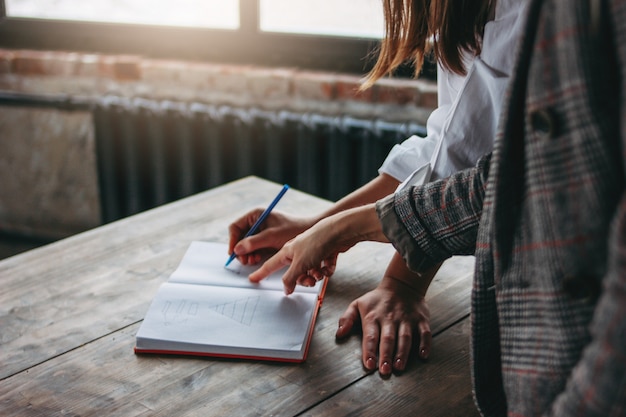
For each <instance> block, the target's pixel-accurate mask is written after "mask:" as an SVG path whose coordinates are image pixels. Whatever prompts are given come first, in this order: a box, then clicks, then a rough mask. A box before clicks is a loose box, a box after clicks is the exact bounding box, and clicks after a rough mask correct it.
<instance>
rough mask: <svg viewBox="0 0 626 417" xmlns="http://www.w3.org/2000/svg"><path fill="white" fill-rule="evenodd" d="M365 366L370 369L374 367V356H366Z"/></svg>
mask: <svg viewBox="0 0 626 417" xmlns="http://www.w3.org/2000/svg"><path fill="white" fill-rule="evenodd" d="M365 367H366V368H367V369H368V370H370V371H371V370H372V369H376V361H375V360H374V358H371V357H370V358H367V360H366V361H365Z"/></svg>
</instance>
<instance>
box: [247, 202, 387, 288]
mask: <svg viewBox="0 0 626 417" xmlns="http://www.w3.org/2000/svg"><path fill="white" fill-rule="evenodd" d="M364 240H373V241H378V242H387V241H388V240H387V238H386V237H385V235H384V234H383V233H382V227H381V225H380V222H379V221H378V216H377V214H376V208H375V205H374V204H369V205H366V206H362V207H358V208H354V209H350V210H346V211H342V212H341V213H338V214H335V215H332V216H330V217H327V218H325V219H323V220H320V221H319V222H318V223H317V224H315V225H314V226H312V227H311V228H309V229H308V230H306V231H304V232H303V233H301V234H299V235H298V236H296V237H295V238H294V239H292V240H290V241H289V242H287V243H285V245H284V246H283V247H282V249H280V250H279V251H278V253H276V254H275V255H274V256H272V257H271V258H270V259H268V260H267V261H266V262H265V263H264V264H263V265H262V266H261V267H260V268H259V269H258V270H256V271H255V272H253V273H252V274H250V277H249V278H250V281H252V282H259V281H261V280H262V279H263V278H265V277H267V276H268V275H269V274H271V273H272V272H274V271H277V270H279V269H281V268H282V267H284V266H285V265H289V268H288V269H287V272H285V274H284V275H283V284H284V285H285V293H286V294H291V293H292V292H293V291H294V289H295V286H296V284H297V283H300V284H304V285H310V284H313V283H314V282H315V281H317V280H320V279H323V278H324V277H328V276H330V275H332V273H333V272H334V271H335V265H336V260H337V255H338V254H339V253H341V252H345V251H347V250H348V249H350V248H351V247H352V246H354V245H355V244H357V243H358V242H361V241H364Z"/></svg>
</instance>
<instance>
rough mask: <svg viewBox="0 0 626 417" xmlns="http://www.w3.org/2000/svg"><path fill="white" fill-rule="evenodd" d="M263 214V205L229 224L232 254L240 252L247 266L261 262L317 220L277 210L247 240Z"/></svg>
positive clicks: (240, 256)
mask: <svg viewBox="0 0 626 417" xmlns="http://www.w3.org/2000/svg"><path fill="white" fill-rule="evenodd" d="M261 213H263V209H261V208H258V209H255V210H252V211H249V212H248V213H246V214H245V215H243V216H242V217H240V218H239V219H237V220H235V221H234V222H233V223H231V224H230V225H229V226H228V234H229V243H228V253H229V254H231V253H233V252H234V253H236V254H237V259H238V260H239V262H241V263H242V264H244V265H246V264H257V263H259V262H260V261H261V260H262V259H263V258H265V257H267V256H268V255H270V254H273V253H275V252H276V251H278V250H279V249H280V248H281V247H282V246H283V245H284V244H285V242H287V241H289V240H291V239H293V238H294V237H295V236H297V235H298V234H300V233H302V232H303V231H305V230H307V229H308V228H309V227H311V226H312V225H313V224H314V223H315V220H314V219H307V218H298V217H294V216H289V215H287V214H284V213H281V212H279V211H276V210H274V211H272V212H271V213H270V215H269V216H268V217H267V218H266V219H265V221H264V222H263V223H262V224H261V226H260V227H259V231H258V232H257V233H255V234H254V235H252V236H249V237H247V238H245V239H244V238H243V237H244V236H245V234H246V233H247V232H248V230H250V228H251V227H252V225H253V224H254V223H255V222H256V220H257V219H258V218H259V216H261Z"/></svg>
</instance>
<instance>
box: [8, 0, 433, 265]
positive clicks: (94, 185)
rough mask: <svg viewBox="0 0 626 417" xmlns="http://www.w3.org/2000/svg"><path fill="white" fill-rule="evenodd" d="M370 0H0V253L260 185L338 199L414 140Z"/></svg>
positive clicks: (419, 104)
mask: <svg viewBox="0 0 626 417" xmlns="http://www.w3.org/2000/svg"><path fill="white" fill-rule="evenodd" d="M382 34H383V18H382V6H381V4H380V0H334V1H330V0H315V1H304V0H203V1H191V0H177V1H166V0H103V1H99V2H85V1H80V0H0V104H1V105H2V106H0V108H1V111H0V132H1V134H0V178H2V180H0V181H2V183H1V184H0V257H6V256H10V255H13V254H17V253H20V252H22V251H24V250H28V249H29V248H33V247H37V246H39V245H42V244H46V243H50V242H53V241H55V240H58V239H62V238H64V237H67V236H71V235H73V234H76V233H80V232H82V231H85V230H89V229H91V228H93V227H97V226H99V225H102V224H106V223H109V222H112V221H115V220H118V219H121V218H123V217H126V216H129V215H132V214H135V213H139V212H141V211H144V210H149V209H150V208H152V207H156V206H159V205H162V204H166V203H168V202H171V201H174V200H177V199H179V198H184V197H186V196H189V195H192V194H195V193H198V192H201V191H203V190H206V189H209V188H212V187H216V186H219V185H220V184H223V183H226V182H229V181H232V180H235V179H238V178H241V177H244V176H247V175H257V176H261V177H263V178H266V179H269V180H272V181H276V182H279V183H289V184H290V185H291V186H293V187H295V188H299V189H301V190H302V191H305V192H308V193H311V194H314V195H317V196H320V197H323V198H327V199H330V200H336V199H338V198H340V197H342V196H343V195H345V194H346V193H348V192H350V191H352V190H354V189H355V188H357V187H358V186H360V185H362V184H364V183H365V182H367V181H369V180H370V179H371V178H373V177H375V176H376V175H377V168H378V167H379V166H380V164H381V163H382V161H383V160H384V158H385V156H386V154H387V152H388V151H389V149H390V148H391V147H392V146H393V145H394V144H396V143H398V142H400V141H402V140H404V139H405V138H407V137H409V136H411V135H414V134H415V135H421V136H423V135H424V134H425V128H424V125H425V121H426V118H427V117H428V115H429V114H430V112H431V111H432V109H433V108H434V107H435V106H436V101H437V98H436V86H435V84H436V80H435V77H434V74H435V71H434V66H433V65H432V64H429V65H427V66H426V68H425V70H424V72H423V73H422V74H421V75H420V77H418V78H414V77H413V75H414V74H413V70H412V68H411V66H410V65H407V66H404V67H402V68H400V69H399V70H398V71H397V73H396V74H394V75H393V76H391V77H389V78H386V79H384V80H381V81H380V82H379V83H377V85H376V86H375V87H374V88H372V89H370V90H367V91H365V92H359V91H358V87H359V85H360V82H361V80H362V77H363V75H364V74H366V72H367V71H368V70H369V69H370V68H371V66H372V64H373V63H374V60H375V57H376V47H377V45H378V42H379V40H380V38H381V36H382Z"/></svg>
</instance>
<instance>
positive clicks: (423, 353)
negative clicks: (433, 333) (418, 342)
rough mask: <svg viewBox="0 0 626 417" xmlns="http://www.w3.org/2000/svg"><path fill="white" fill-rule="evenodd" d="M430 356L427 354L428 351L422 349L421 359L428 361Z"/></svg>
mask: <svg viewBox="0 0 626 417" xmlns="http://www.w3.org/2000/svg"><path fill="white" fill-rule="evenodd" d="M427 356H428V355H427V354H426V349H424V348H422V349H421V350H420V357H421V358H424V359H426V357H427Z"/></svg>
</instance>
